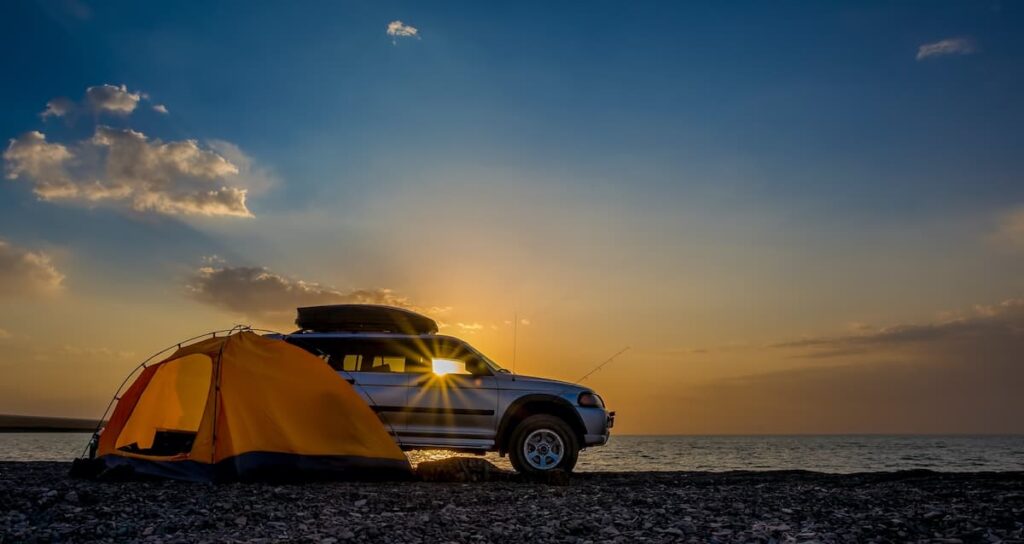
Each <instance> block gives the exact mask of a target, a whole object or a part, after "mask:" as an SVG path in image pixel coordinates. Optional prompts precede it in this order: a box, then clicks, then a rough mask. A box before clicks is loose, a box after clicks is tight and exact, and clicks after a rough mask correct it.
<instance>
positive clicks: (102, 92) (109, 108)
mask: <svg viewBox="0 0 1024 544" xmlns="http://www.w3.org/2000/svg"><path fill="white" fill-rule="evenodd" d="M147 98H149V96H148V95H147V94H146V93H143V92H139V91H136V92H131V91H129V90H128V87H127V86H126V85H123V84H122V85H110V84H109V83H104V84H103V85H94V86H92V87H88V88H86V89H85V97H84V98H83V99H82V103H81V104H78V103H76V102H75V101H73V100H71V99H70V98H66V97H63V96H62V97H58V98H54V99H52V100H50V101H49V102H47V103H46V109H45V110H43V112H42V113H40V114H39V115H40V117H42V118H43V119H48V118H50V117H67V116H69V115H71V114H73V113H77V112H84V113H91V114H93V115H100V114H109V115H115V116H126V115H130V114H131V113H132V112H134V111H135V108H137V107H138V105H139V102H140V101H142V100H144V99H147ZM158 107H161V108H162V107H163V106H162V105H159V104H158V105H157V106H154V107H153V109H156V110H157V111H160V110H159V109H157V108H158ZM166 110H167V108H163V111H162V112H161V113H167V111H166Z"/></svg>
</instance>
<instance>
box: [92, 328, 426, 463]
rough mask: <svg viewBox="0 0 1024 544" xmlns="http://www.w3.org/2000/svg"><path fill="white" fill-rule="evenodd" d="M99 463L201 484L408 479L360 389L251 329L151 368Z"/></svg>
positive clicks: (132, 390) (127, 396) (128, 399)
mask: <svg viewBox="0 0 1024 544" xmlns="http://www.w3.org/2000/svg"><path fill="white" fill-rule="evenodd" d="M97 457H98V458H99V459H100V460H102V462H103V463H104V466H105V469H107V470H108V471H111V472H118V471H129V472H132V473H136V474H142V475H151V476H163V477H169V478H177V479H186V480H198V481H214V480H218V481H219V480H233V479H243V480H247V479H258V478H267V477H270V478H286V477H292V476H299V477H310V476H317V477H319V476H328V477H375V476H382V475H406V474H408V473H409V472H410V467H409V462H408V460H407V459H406V458H405V455H404V454H403V453H402V452H401V450H399V448H398V446H397V445H396V444H395V442H394V440H392V438H391V436H390V435H388V433H387V431H386V430H385V429H384V426H383V425H382V424H381V422H380V420H379V419H378V418H377V416H376V415H375V414H374V413H373V411H372V410H371V409H370V408H369V406H367V405H366V403H365V402H364V401H363V399H362V398H361V397H360V396H359V395H358V394H357V393H356V392H355V391H354V390H353V389H352V386H350V385H349V384H348V383H347V382H346V381H345V380H343V379H342V378H341V377H340V376H338V375H337V374H336V373H335V372H334V371H333V370H332V369H331V368H330V367H329V366H328V365H326V364H325V363H324V362H323V361H322V360H320V359H319V358H317V357H315V356H313V355H311V354H309V353H308V352H306V351H304V350H302V349H301V348H297V347H295V346H292V345H291V344H288V343H287V342H284V341H281V340H274V339H268V338H264V337H261V336H258V335H256V334H254V333H252V332H239V333H236V334H232V335H230V336H226V337H221V338H211V339H208V340H205V341H202V342H198V343H196V344H192V345H190V346H186V347H183V348H180V349H179V350H178V351H177V352H175V353H174V354H173V355H171V356H170V357H168V358H167V359H165V360H164V361H162V362H160V363H157V364H156V365H153V366H150V367H148V368H146V369H145V370H144V371H143V372H142V374H140V375H139V377H138V378H137V379H136V380H135V382H133V383H132V385H131V387H129V388H128V389H127V390H126V391H125V393H124V394H123V395H122V396H121V398H120V400H119V401H118V403H117V406H116V407H115V409H114V412H113V414H112V415H111V418H110V421H109V423H108V425H107V427H106V429H104V432H103V434H102V436H101V437H100V441H99V447H98V452H97Z"/></svg>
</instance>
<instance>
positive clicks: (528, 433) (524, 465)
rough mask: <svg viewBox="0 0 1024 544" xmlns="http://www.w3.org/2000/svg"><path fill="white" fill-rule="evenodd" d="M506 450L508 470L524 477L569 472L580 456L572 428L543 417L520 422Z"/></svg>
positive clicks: (561, 421)
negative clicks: (525, 475) (507, 453)
mask: <svg viewBox="0 0 1024 544" xmlns="http://www.w3.org/2000/svg"><path fill="white" fill-rule="evenodd" d="M528 442H529V444H527V443H528ZM509 446H510V448H509V460H510V461H511V462H512V467H513V468H515V469H516V472H518V473H520V474H527V475H529V474H542V473H546V472H551V471H553V470H563V471H565V472H572V469H573V468H574V467H575V466H576V460H577V458H578V457H579V453H580V446H579V441H577V439H576V433H574V432H573V430H572V428H571V427H569V425H568V424H567V423H566V422H565V421H564V420H562V419H561V418H559V417H555V416H551V415H547V414H537V415H532V416H529V417H527V418H526V419H524V420H523V421H522V422H520V423H519V425H517V426H516V428H515V430H514V431H513V432H512V439H511V440H510V441H509Z"/></svg>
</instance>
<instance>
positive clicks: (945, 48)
mask: <svg viewBox="0 0 1024 544" xmlns="http://www.w3.org/2000/svg"><path fill="white" fill-rule="evenodd" d="M975 52H977V48H976V47H975V45H974V42H973V41H971V40H970V39H968V38H948V39H945V40H940V41H937V42H934V43H926V44H923V45H921V46H920V47H918V48H917V60H924V59H927V58H931V57H943V56H946V55H970V54H971V53H975Z"/></svg>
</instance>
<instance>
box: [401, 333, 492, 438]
mask: <svg viewBox="0 0 1024 544" xmlns="http://www.w3.org/2000/svg"><path fill="white" fill-rule="evenodd" d="M407 404H408V414H407V416H406V418H405V422H406V425H405V429H404V431H403V441H404V442H405V443H409V444H416V445H430V446H449V447H462V448H490V447H491V446H493V444H494V436H495V429H496V427H497V422H496V420H495V410H496V408H497V405H498V388H497V380H496V378H495V377H494V375H493V374H492V373H491V371H490V369H489V368H488V367H487V365H485V364H483V363H482V361H480V360H479V356H478V355H476V354H475V352H473V351H472V350H470V349H469V348H468V346H465V345H459V344H455V345H450V344H449V345H448V346H443V345H442V346H441V349H438V350H434V353H432V354H431V364H430V366H429V368H423V367H420V372H419V373H418V374H417V375H416V376H415V379H414V380H413V381H412V383H411V385H410V388H409V398H408V401H407Z"/></svg>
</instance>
